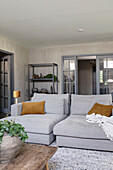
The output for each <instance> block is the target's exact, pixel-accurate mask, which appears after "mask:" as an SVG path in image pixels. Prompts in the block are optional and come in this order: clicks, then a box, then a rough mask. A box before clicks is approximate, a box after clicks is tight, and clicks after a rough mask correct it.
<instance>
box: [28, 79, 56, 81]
mask: <svg viewBox="0 0 113 170" xmlns="http://www.w3.org/2000/svg"><path fill="white" fill-rule="evenodd" d="M29 80H30V81H53V78H49V79H48V78H39V79H29Z"/></svg>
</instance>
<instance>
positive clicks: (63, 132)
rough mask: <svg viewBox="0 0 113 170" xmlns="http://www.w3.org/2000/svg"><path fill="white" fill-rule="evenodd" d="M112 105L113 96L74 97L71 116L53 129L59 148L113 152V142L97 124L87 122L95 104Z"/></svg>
mask: <svg viewBox="0 0 113 170" xmlns="http://www.w3.org/2000/svg"><path fill="white" fill-rule="evenodd" d="M96 102H98V103H101V104H112V97H111V95H92V96H88V95H87V96H85V95H84V96H83V95H72V102H71V114H70V116H69V117H68V118H66V119H65V120H63V121H60V122H59V123H57V124H56V125H55V127H54V129H53V132H54V135H56V143H57V145H58V146H65V147H75V148H83V149H94V150H104V151H113V142H111V141H110V140H109V139H107V137H106V135H105V133H104V131H103V130H102V129H101V127H99V126H98V125H97V124H95V123H88V122H86V114H87V113H88V111H89V110H90V109H91V107H92V106H93V105H94V103H96Z"/></svg>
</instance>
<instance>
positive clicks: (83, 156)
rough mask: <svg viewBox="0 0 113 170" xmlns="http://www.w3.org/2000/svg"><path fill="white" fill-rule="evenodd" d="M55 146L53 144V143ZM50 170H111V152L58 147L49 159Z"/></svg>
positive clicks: (112, 164) (112, 154)
mask: <svg viewBox="0 0 113 170" xmlns="http://www.w3.org/2000/svg"><path fill="white" fill-rule="evenodd" d="M53 146H55V144H53ZM49 169H50V170H113V153H112V152H100V151H90V150H82V149H74V148H64V147H62V148H58V151H57V152H56V154H55V155H54V156H53V157H52V159H50V161H49Z"/></svg>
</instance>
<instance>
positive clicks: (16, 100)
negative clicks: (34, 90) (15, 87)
mask: <svg viewBox="0 0 113 170" xmlns="http://www.w3.org/2000/svg"><path fill="white" fill-rule="evenodd" d="M13 97H14V98H15V103H16V104H17V103H18V97H20V91H13Z"/></svg>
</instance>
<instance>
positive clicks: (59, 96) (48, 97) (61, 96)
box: [32, 93, 69, 114]
mask: <svg viewBox="0 0 113 170" xmlns="http://www.w3.org/2000/svg"><path fill="white" fill-rule="evenodd" d="M62 99H63V100H64V114H69V94H38V93H34V96H33V97H32V101H43V100H44V101H48V100H53V101H59V102H60V101H61V100H62ZM48 104H49V103H48ZM51 106H52V105H51ZM57 109H58V107H57ZM56 111H57V110H56V108H55V109H54V113H56ZM52 112H53V109H52Z"/></svg>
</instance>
